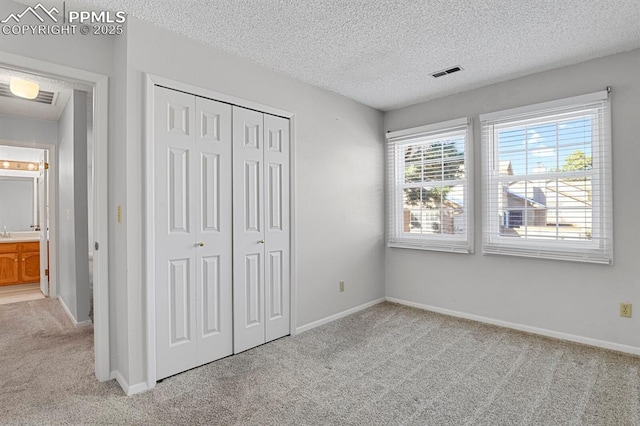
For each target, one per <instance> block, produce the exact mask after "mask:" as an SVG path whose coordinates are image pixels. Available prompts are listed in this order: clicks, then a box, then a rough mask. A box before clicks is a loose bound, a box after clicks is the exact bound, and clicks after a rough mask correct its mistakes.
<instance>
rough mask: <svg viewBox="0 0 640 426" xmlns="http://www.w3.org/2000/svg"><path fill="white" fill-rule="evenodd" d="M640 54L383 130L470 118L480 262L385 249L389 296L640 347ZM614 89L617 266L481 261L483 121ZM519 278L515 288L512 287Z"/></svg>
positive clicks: (450, 103)
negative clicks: (625, 314) (630, 307)
mask: <svg viewBox="0 0 640 426" xmlns="http://www.w3.org/2000/svg"><path fill="white" fill-rule="evenodd" d="M639 76H640V50H635V51H632V52H626V53H621V54H617V55H613V56H609V57H605V58H601V59H597V60H593V61H589V62H585V63H582V64H578V65H574V66H569V67H565V68H561V69H557V70H553V71H549V72H544V73H539V74H535V75H531V76H528V77H524V78H519V79H516V80H511V81H507V82H504V83H500V84H495V85H492V86H488V87H484V88H481V89H478V90H473V91H469V92H464V93H460V94H457V95H453V96H449V97H446V98H442V99H438V100H434V101H431V102H426V103H422V104H418V105H414V106H410V107H406V108H402V109H399V110H394V111H390V112H388V113H386V114H385V122H384V123H385V125H384V127H385V130H398V129H404V128H409V127H414V126H418V125H422V124H428V123H436V122H439V121H444V120H450V119H454V118H459V117H464V116H467V117H471V118H473V123H474V140H473V143H474V146H475V165H476V169H475V174H474V178H475V185H474V190H475V199H476V201H475V211H476V215H475V230H476V231H475V232H476V233H475V240H476V253H475V254H473V255H459V254H448V253H437V252H427V251H419V250H406V249H392V248H387V249H386V294H387V296H389V297H394V298H399V299H403V300H407V301H411V302H415V303H420V304H424V305H430V306H434V307H438V308H445V309H449V310H453V311H458V312H462V313H466V314H473V315H479V316H483V317H487V318H490V319H495V320H501V321H507V322H511V323H515V324H520V325H525V326H530V327H537V328H541V329H546V330H551V331H555V332H561V333H568V334H571V335H574V336H579V337H585V338H591V339H598V340H602V341H608V342H613V343H617V344H621V345H628V346H631V347H635V348H638V347H640V332H639V330H640V315H634V318H632V319H627V318H620V316H619V305H618V304H619V303H620V302H631V303H633V304H634V305H635V306H640V262H638V252H639V251H638V241H640V222H639V221H638V211H639V210H640V197H638V184H639V183H640V167H638V164H640V143H639V140H638V135H640V119H639V118H640V77H639ZM608 85H610V86H612V87H613V93H612V95H611V102H612V122H613V166H614V171H613V200H614V205H613V210H614V228H615V231H614V239H615V241H614V251H615V254H614V256H615V264H614V265H613V266H603V265H593V264H579V263H572V262H560V261H547V260H536V259H523V258H513V257H506V256H504V257H501V256H483V255H482V247H481V241H482V212H483V210H482V196H481V194H482V193H481V179H482V176H481V167H480V154H481V152H480V151H481V150H480V126H479V122H478V115H479V114H482V113H486V112H491V111H497V110H502V109H507V108H513V107H518V106H523V105H528V104H533V103H537V102H543V101H548V100H553V99H559V98H563V97H569V96H574V95H580V94H584V93H590V92H595V91H600V90H604V89H605V87H606V86H608ZM514 277H517V279H514Z"/></svg>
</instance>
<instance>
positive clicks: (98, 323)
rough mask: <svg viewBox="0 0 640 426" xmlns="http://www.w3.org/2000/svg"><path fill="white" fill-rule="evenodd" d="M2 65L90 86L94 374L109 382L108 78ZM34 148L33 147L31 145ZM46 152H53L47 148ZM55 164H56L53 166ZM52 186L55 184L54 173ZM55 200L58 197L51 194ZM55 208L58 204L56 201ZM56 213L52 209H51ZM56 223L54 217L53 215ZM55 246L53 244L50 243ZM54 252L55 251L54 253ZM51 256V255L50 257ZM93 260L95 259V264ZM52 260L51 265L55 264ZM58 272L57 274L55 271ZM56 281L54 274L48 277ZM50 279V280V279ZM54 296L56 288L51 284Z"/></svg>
mask: <svg viewBox="0 0 640 426" xmlns="http://www.w3.org/2000/svg"><path fill="white" fill-rule="evenodd" d="M1 65H2V66H5V67H7V68H16V69H18V70H21V71H26V72H34V73H36V74H42V75H45V76H48V77H52V78H58V79H60V80H65V81H77V82H82V83H88V84H90V85H92V86H93V138H94V150H93V173H94V189H95V190H94V199H95V203H94V205H95V208H94V211H93V218H94V222H93V228H94V231H93V232H94V234H93V238H94V240H95V241H97V242H99V243H100V254H99V255H98V256H94V265H93V307H94V309H93V313H94V314H93V319H94V321H93V323H94V325H93V344H94V353H95V375H96V378H97V379H98V380H99V381H101V382H102V381H106V380H109V379H110V362H109V361H110V359H109V358H110V351H109V258H108V256H109V221H108V207H109V204H108V189H109V181H108V178H109V175H108V164H107V159H108V134H107V129H108V126H109V121H108V120H109V115H108V114H109V100H108V97H109V79H108V77H107V76H104V75H101V74H96V73H93V72H90V71H85V70H80V69H77V68H71V67H67V66H64V65H59V64H54V63H51V62H46V61H41V60H38V59H33V58H26V57H24V56H19V55H14V54H12V53H6V52H2V62H1ZM31 146H34V145H31ZM46 149H49V150H50V151H49V153H50V154H51V152H54V155H55V146H54V147H53V151H52V148H51V147H49V146H47V147H46ZM54 164H55V163H54ZM54 174H55V175H56V177H55V181H54V185H50V187H55V185H56V184H57V172H55V173H54ZM52 195H53V196H52V198H53V200H55V199H56V198H55V197H56V196H57V194H52ZM54 203H55V207H57V202H55V201H54ZM52 210H53V211H54V214H55V208H54V209H52ZM54 220H55V216H54ZM51 245H53V246H54V247H55V243H54V244H51ZM53 252H54V253H55V248H54V251H53ZM52 257H53V256H52ZM96 260H98V261H97V262H96ZM55 261H56V259H55V258H52V262H51V264H52V265H55ZM56 273H57V271H56ZM50 275H52V276H53V278H54V280H53V281H54V282H56V281H55V278H56V274H50ZM50 278H51V277H50ZM52 289H53V291H54V292H55V293H54V294H57V288H56V287H55V285H52Z"/></svg>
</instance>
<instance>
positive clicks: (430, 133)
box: [387, 118, 473, 253]
mask: <svg viewBox="0 0 640 426" xmlns="http://www.w3.org/2000/svg"><path fill="white" fill-rule="evenodd" d="M470 158H471V156H470V143H469V125H468V122H467V119H466V118H462V119H458V120H452V121H447V122H444V123H438V124H432V125H428V126H422V127H419V128H414V129H407V130H401V131H397V132H392V133H389V134H388V135H387V181H388V203H387V206H388V245H389V246H390V247H401V248H414V249H424V250H439V251H450V252H458V253H470V252H471V251H472V247H473V244H472V234H473V233H472V230H471V223H472V220H471V218H472V217H473V215H472V212H471V209H470V206H471V202H470V194H469V179H468V176H470V175H471V174H470V172H469V166H470V164H469V161H470Z"/></svg>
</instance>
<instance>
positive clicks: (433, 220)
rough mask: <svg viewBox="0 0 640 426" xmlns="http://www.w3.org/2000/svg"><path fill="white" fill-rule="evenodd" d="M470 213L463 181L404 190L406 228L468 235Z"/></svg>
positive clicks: (431, 232) (406, 230) (404, 226)
mask: <svg viewBox="0 0 640 426" xmlns="http://www.w3.org/2000/svg"><path fill="white" fill-rule="evenodd" d="M465 224H466V215H465V209H464V188H463V186H462V185H456V186H440V187H417V188H406V189H405V190H404V203H403V232H405V233H410V234H422V235H464V234H465V232H466V230H465Z"/></svg>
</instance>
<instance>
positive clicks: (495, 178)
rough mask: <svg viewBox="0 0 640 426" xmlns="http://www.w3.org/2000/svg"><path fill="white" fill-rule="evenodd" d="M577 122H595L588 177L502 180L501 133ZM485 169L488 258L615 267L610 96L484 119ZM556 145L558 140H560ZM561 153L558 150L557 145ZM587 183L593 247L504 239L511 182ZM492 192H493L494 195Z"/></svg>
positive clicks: (601, 94) (568, 173)
mask: <svg viewBox="0 0 640 426" xmlns="http://www.w3.org/2000/svg"><path fill="white" fill-rule="evenodd" d="M571 116H575V117H584V116H590V117H591V127H592V128H591V132H592V135H591V141H592V142H591V143H592V147H591V156H592V168H591V169H590V170H584V171H566V172H558V171H555V172H547V173H542V174H536V173H529V172H527V173H525V174H517V175H509V176H508V177H507V176H505V175H500V166H499V149H498V148H497V145H498V143H499V138H498V132H499V131H503V130H504V129H505V128H517V127H518V126H525V125H526V124H527V123H535V124H536V125H542V124H544V123H545V122H546V123H558V122H561V121H564V120H567V119H569V118H570V117H571ZM480 125H481V145H482V148H483V149H482V151H483V158H482V167H483V169H484V170H483V175H484V176H483V177H484V185H483V186H484V190H483V195H482V196H483V204H484V206H485V207H484V212H485V218H484V221H483V222H484V230H483V253H484V254H498V255H511V256H522V257H535V258H543V259H555V260H570V261H577V262H588V263H601V264H611V263H613V215H612V209H613V205H612V187H611V181H612V180H611V175H612V170H613V166H612V162H611V109H610V100H609V96H608V91H602V92H596V93H591V94H587V95H581V96H575V97H571V98H565V99H560V100H556V101H551V102H544V103H540V104H534V105H529V106H526V107H521V108H513V109H510V110H503V111H497V112H493V113H489V114H484V115H480ZM556 144H557V140H556ZM556 149H558V145H556ZM571 177H588V178H590V179H591V186H592V188H597V190H592V199H591V232H592V238H591V239H590V240H589V241H567V240H546V241H545V240H541V239H535V238H532V239H515V238H513V237H505V236H502V235H500V217H499V210H500V206H499V202H498V199H499V197H496V196H495V194H493V192H495V191H498V192H499V191H500V185H501V184H502V183H503V182H506V181H516V182H517V181H525V182H526V181H531V180H540V179H558V180H559V179H563V178H571ZM492 191H493V192H492Z"/></svg>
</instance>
